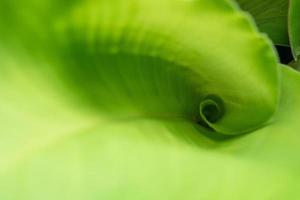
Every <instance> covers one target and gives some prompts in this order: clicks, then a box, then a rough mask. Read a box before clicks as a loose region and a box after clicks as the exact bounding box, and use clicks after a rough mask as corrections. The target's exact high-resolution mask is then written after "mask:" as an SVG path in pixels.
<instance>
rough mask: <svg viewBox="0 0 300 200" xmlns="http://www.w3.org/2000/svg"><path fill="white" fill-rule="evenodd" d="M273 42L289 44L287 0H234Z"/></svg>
mask: <svg viewBox="0 0 300 200" xmlns="http://www.w3.org/2000/svg"><path fill="white" fill-rule="evenodd" d="M236 1H237V2H238V3H239V5H240V6H241V8H242V9H243V10H245V11H247V12H249V13H250V14H251V15H252V16H253V17H254V19H255V22H256V24H257V26H258V28H259V30H261V31H262V32H265V33H267V34H268V36H269V37H270V38H271V39H272V41H273V42H274V43H275V44H278V45H289V36H288V23H287V21H288V7H289V1H288V0H236Z"/></svg>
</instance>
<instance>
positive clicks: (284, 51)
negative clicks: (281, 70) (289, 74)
mask: <svg viewBox="0 0 300 200" xmlns="http://www.w3.org/2000/svg"><path fill="white" fill-rule="evenodd" d="M275 47H276V50H277V52H278V55H279V58H280V62H281V63H282V64H288V63H290V62H291V61H293V55H292V51H291V48H290V47H287V46H279V45H275Z"/></svg>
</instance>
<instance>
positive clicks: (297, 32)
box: [289, 0, 300, 60]
mask: <svg viewBox="0 0 300 200" xmlns="http://www.w3.org/2000/svg"><path fill="white" fill-rule="evenodd" d="M299 19H300V1H299V0H291V1H290V8H289V36H290V44H291V48H292V53H293V56H294V58H295V60H297V59H299V56H300V23H299Z"/></svg>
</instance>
